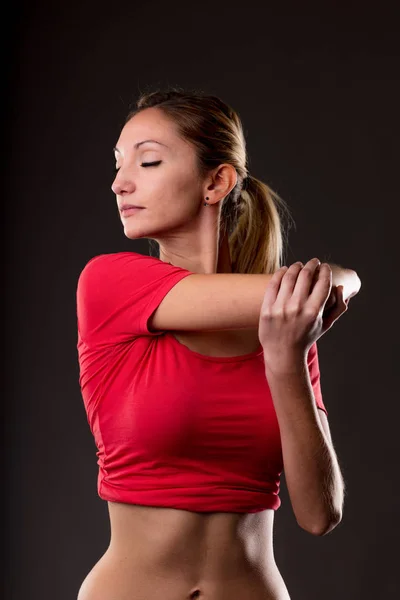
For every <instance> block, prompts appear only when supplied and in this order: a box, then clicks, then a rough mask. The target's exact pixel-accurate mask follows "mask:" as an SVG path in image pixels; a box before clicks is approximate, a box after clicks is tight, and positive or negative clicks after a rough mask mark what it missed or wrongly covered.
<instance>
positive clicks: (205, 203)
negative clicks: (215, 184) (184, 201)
mask: <svg viewBox="0 0 400 600" xmlns="http://www.w3.org/2000/svg"><path fill="white" fill-rule="evenodd" d="M206 200H209V198H208V196H206ZM204 206H209V204H208V202H204Z"/></svg>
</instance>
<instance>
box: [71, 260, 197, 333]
mask: <svg viewBox="0 0 400 600" xmlns="http://www.w3.org/2000/svg"><path fill="white" fill-rule="evenodd" d="M193 274H194V273H192V271H188V270H186V269H182V268H180V267H176V266H174V265H170V264H169V263H165V262H163V261H162V260H159V259H158V258H155V257H152V256H145V255H142V254H138V253H137V252H117V253H114V254H101V255H98V256H95V257H94V258H92V259H91V260H90V261H89V262H88V263H87V264H86V266H85V267H84V269H83V270H82V272H81V274H80V276H79V279H78V284H77V291H76V306H77V319H78V331H79V336H80V338H81V339H82V341H84V342H86V343H88V342H91V343H96V344H101V345H108V344H117V343H121V342H126V341H129V340H132V339H133V338H134V337H136V336H146V335H147V336H155V335H161V334H162V333H163V332H162V331H149V329H148V324H147V322H148V319H149V318H150V317H151V315H152V313H153V312H154V311H155V310H156V308H157V307H158V305H159V304H160V303H161V301H162V300H163V298H164V297H165V296H166V295H167V293H168V292H169V291H170V290H171V289H172V287H173V286H174V285H175V284H176V283H178V281H180V280H181V279H183V278H184V277H187V276H188V275H193Z"/></svg>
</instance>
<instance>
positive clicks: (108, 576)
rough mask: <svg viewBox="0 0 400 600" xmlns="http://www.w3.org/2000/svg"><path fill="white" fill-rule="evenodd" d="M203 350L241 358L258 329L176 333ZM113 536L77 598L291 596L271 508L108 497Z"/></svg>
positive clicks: (252, 346) (274, 599)
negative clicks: (162, 504)
mask: <svg viewBox="0 0 400 600" xmlns="http://www.w3.org/2000/svg"><path fill="white" fill-rule="evenodd" d="M174 337H175V338H176V339H177V340H178V341H179V342H180V343H181V344H184V345H185V346H187V348H189V350H193V351H195V352H198V353H200V354H205V355H208V356H239V355H241V354H242V355H244V354H247V353H250V352H254V351H256V350H257V348H258V347H259V340H258V333H257V330H254V329H253V330H238V331H236V332H233V331H219V332H215V331H214V332H197V333H195V332H174ZM108 509H109V515H110V527H111V539H110V544H109V547H108V548H107V550H106V552H105V554H104V555H103V556H102V557H101V558H100V560H99V561H98V562H97V563H96V564H95V566H94V567H93V569H92V570H91V571H90V573H89V574H88V575H87V577H86V578H85V580H84V581H83V583H82V585H81V587H80V590H79V594H78V598H77V600H197V599H198V600H233V599H234V600H290V596H289V593H288V590H287V588H286V585H285V583H284V581H283V579H282V576H281V574H280V572H279V570H278V567H277V565H276V563H275V558H274V551H273V543H272V542H273V524H274V514H275V513H274V511H273V510H272V509H266V510H263V511H261V512H258V513H229V512H208V513H201V512H192V511H186V510H177V509H173V508H159V507H149V506H140V505H135V504H123V503H117V502H108Z"/></svg>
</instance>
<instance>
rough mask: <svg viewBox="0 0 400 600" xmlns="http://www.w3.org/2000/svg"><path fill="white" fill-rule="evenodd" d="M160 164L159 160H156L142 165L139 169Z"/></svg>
mask: <svg viewBox="0 0 400 600" xmlns="http://www.w3.org/2000/svg"><path fill="white" fill-rule="evenodd" d="M160 162H162V161H161V160H156V161H155V162H149V163H142V164H141V165H140V166H141V167H156V166H157V165H159V164H160Z"/></svg>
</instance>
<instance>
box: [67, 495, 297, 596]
mask: <svg viewBox="0 0 400 600" xmlns="http://www.w3.org/2000/svg"><path fill="white" fill-rule="evenodd" d="M108 508H109V515H110V525H111V540H110V544H109V547H108V549H107V550H106V552H105V554H104V555H103V556H102V557H101V559H100V560H99V561H98V562H97V563H96V565H95V566H94V567H93V569H92V570H91V571H90V573H89V574H88V575H87V577H86V578H85V580H84V581H83V583H82V585H81V588H80V590H79V594H78V599H77V600H152V599H157V600H192V599H197V598H198V599H201V600H231V599H232V598H235V600H290V596H289V593H288V591H287V588H286V586H285V583H284V581H283V579H282V576H281V574H280V572H279V570H278V568H277V565H276V563H275V558H274V552H273V545H272V539H273V522H274V511H273V510H271V509H266V510H263V511H261V512H258V513H226V512H225V513H221V512H220V513H217V512H213V513H198V512H191V511H185V510H177V509H171V508H158V507H148V506H139V505H133V504H122V503H116V502H109V503H108Z"/></svg>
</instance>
